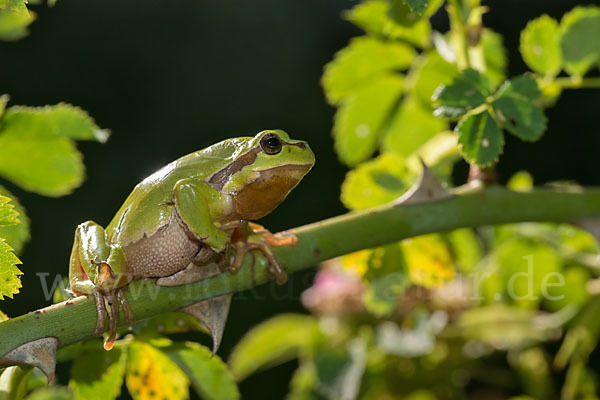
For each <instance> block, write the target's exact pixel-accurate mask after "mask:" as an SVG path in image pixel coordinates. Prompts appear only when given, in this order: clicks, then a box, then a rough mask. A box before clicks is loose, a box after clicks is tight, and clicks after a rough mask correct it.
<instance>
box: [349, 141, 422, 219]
mask: <svg viewBox="0 0 600 400" xmlns="http://www.w3.org/2000/svg"><path fill="white" fill-rule="evenodd" d="M415 180H416V174H414V173H413V172H411V171H409V170H408V169H407V168H406V166H405V164H404V160H403V159H402V158H401V157H398V156H396V155H394V154H393V153H384V154H382V155H380V156H379V157H377V158H375V159H373V160H371V161H367V162H365V163H362V164H360V165H359V166H358V167H357V168H355V169H353V170H351V171H350V172H348V174H346V179H344V183H342V195H341V200H342V203H344V205H345V206H346V207H347V208H349V209H351V210H362V209H365V208H371V207H374V206H378V205H381V204H385V203H387V202H390V201H392V200H395V199H397V198H398V197H400V196H401V195H402V194H403V193H404V192H406V191H407V190H408V188H410V185H411V184H412V183H413V182H414V181H415Z"/></svg>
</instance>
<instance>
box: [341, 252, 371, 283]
mask: <svg viewBox="0 0 600 400" xmlns="http://www.w3.org/2000/svg"><path fill="white" fill-rule="evenodd" d="M371 252H372V250H371V249H366V250H360V251H355V252H354V253H350V254H345V255H343V256H342V266H343V267H344V269H347V270H348V271H352V272H353V273H355V274H356V275H358V276H363V275H364V274H365V272H367V270H368V268H369V259H370V258H371Z"/></svg>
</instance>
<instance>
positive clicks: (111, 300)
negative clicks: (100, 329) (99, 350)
mask: <svg viewBox="0 0 600 400" xmlns="http://www.w3.org/2000/svg"><path fill="white" fill-rule="evenodd" d="M104 302H105V305H106V308H107V309H108V312H109V314H108V318H109V324H108V327H109V328H108V339H106V341H105V342H104V350H111V349H112V348H113V346H114V344H115V340H116V339H117V328H118V327H119V311H120V307H119V302H118V300H117V296H116V295H115V294H114V293H111V294H108V295H105V296H104Z"/></svg>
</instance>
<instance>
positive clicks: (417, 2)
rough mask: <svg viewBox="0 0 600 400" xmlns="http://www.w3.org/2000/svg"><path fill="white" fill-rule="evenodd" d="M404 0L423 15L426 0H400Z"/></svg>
mask: <svg viewBox="0 0 600 400" xmlns="http://www.w3.org/2000/svg"><path fill="white" fill-rule="evenodd" d="M402 1H404V2H405V3H406V4H407V5H408V6H409V7H410V9H411V10H413V11H414V12H416V13H417V14H419V15H423V13H424V12H425V8H426V7H427V1H428V0H402Z"/></svg>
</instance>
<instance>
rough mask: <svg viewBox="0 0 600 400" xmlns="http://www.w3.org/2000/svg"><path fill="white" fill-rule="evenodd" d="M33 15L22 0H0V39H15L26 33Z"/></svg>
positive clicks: (33, 17)
mask: <svg viewBox="0 0 600 400" xmlns="http://www.w3.org/2000/svg"><path fill="white" fill-rule="evenodd" d="M34 19H35V15H34V14H33V13H31V12H29V10H27V7H26V6H25V2H24V1H23V0H0V39H2V40H17V39H20V38H22V37H24V36H26V35H27V33H28V32H27V26H28V25H29V24H30V23H32V22H33V20H34Z"/></svg>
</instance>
